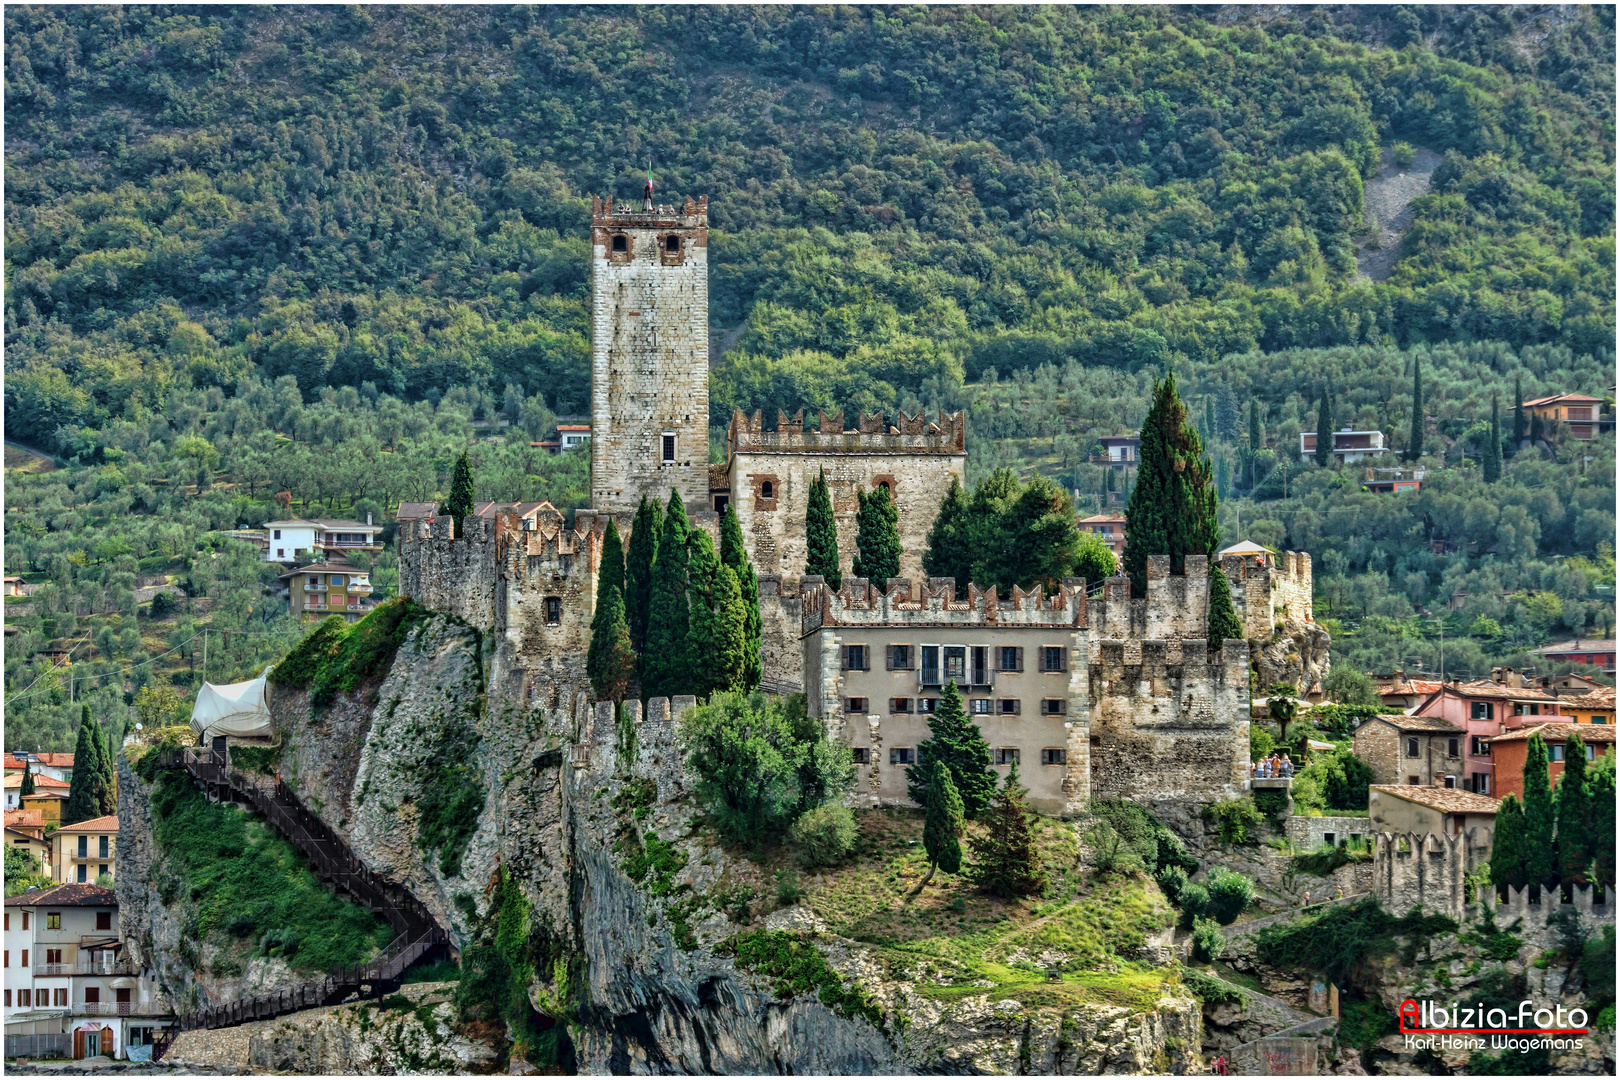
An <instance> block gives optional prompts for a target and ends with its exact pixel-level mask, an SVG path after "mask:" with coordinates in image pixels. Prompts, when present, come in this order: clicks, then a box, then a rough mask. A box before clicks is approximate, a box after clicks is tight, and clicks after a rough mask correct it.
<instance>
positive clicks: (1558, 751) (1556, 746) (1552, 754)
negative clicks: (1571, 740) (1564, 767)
mask: <svg viewBox="0 0 1620 1080" xmlns="http://www.w3.org/2000/svg"><path fill="white" fill-rule="evenodd" d="M1547 760H1548V761H1563V760H1564V744H1563V743H1548V744H1547Z"/></svg>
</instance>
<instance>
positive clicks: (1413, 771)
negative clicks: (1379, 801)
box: [1354, 714, 1467, 788]
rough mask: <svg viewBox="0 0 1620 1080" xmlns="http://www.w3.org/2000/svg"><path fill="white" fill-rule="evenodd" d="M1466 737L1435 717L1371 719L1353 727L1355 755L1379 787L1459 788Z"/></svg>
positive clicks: (1402, 716) (1400, 716)
mask: <svg viewBox="0 0 1620 1080" xmlns="http://www.w3.org/2000/svg"><path fill="white" fill-rule="evenodd" d="M1466 735H1467V732H1465V731H1464V730H1463V729H1462V728H1460V727H1458V726H1457V725H1456V724H1453V723H1451V722H1450V721H1448V720H1444V719H1441V718H1440V717H1437V716H1407V715H1405V714H1388V715H1381V716H1374V717H1372V718H1370V719H1368V720H1367V721H1366V722H1364V723H1363V724H1362V725H1361V726H1360V727H1358V728H1356V733H1355V741H1354V746H1355V754H1356V757H1358V758H1360V759H1361V760H1362V761H1365V762H1366V763H1367V764H1368V765H1369V766H1370V767H1371V768H1372V771H1373V776H1374V777H1375V778H1376V779H1377V781H1378V783H1380V784H1405V785H1408V786H1415V787H1431V786H1436V785H1438V786H1440V787H1447V788H1454V787H1460V786H1462V783H1463V752H1462V751H1463V739H1464V738H1465V737H1466Z"/></svg>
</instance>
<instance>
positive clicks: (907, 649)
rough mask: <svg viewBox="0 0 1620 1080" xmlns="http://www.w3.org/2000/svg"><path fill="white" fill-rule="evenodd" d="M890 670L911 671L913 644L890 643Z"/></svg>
mask: <svg viewBox="0 0 1620 1080" xmlns="http://www.w3.org/2000/svg"><path fill="white" fill-rule="evenodd" d="M889 670H890V671H910V670H911V646H910V645H890V646H889Z"/></svg>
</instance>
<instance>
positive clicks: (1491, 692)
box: [1442, 679, 1558, 703]
mask: <svg viewBox="0 0 1620 1080" xmlns="http://www.w3.org/2000/svg"><path fill="white" fill-rule="evenodd" d="M1442 689H1443V690H1447V691H1450V692H1452V693H1455V694H1459V695H1461V696H1463V697H1477V698H1492V699H1493V700H1497V701H1550V702H1554V703H1556V702H1557V701H1558V698H1557V697H1556V696H1554V695H1552V694H1548V693H1545V692H1544V691H1541V690H1532V689H1530V688H1529V687H1528V686H1519V687H1513V686H1503V685H1501V684H1500V683H1493V682H1491V681H1490V680H1489V679H1481V680H1479V681H1478V682H1466V683H1462V684H1461V685H1453V684H1451V683H1446V685H1445V686H1444V687H1442Z"/></svg>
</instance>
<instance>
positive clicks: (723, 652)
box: [714, 563, 759, 693]
mask: <svg viewBox="0 0 1620 1080" xmlns="http://www.w3.org/2000/svg"><path fill="white" fill-rule="evenodd" d="M753 610H754V612H755V614H756V615H757V614H758V611H759V605H758V604H757V603H756V604H755V605H754V609H753ZM748 611H749V609H748V604H747V602H746V601H745V600H744V599H743V590H742V585H741V584H740V583H739V582H738V581H737V572H736V571H735V570H733V569H732V568H731V567H729V566H726V565H725V564H724V563H722V564H721V565H720V569H719V570H718V571H716V572H715V576H714V613H715V621H716V623H717V628H718V632H717V634H716V635H715V651H714V665H715V670H716V673H717V674H716V682H717V683H718V689H721V690H740V691H743V692H744V693H747V692H748V691H750V690H752V689H753V687H754V686H755V685H757V684H758V682H759V649H758V648H757V642H756V647H755V648H753V649H752V650H750V648H749V644H750V639H749V636H748V621H749V620H748ZM750 659H752V661H753V663H752V666H750V663H749V661H750ZM749 679H752V680H753V682H752V683H750V682H749Z"/></svg>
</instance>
